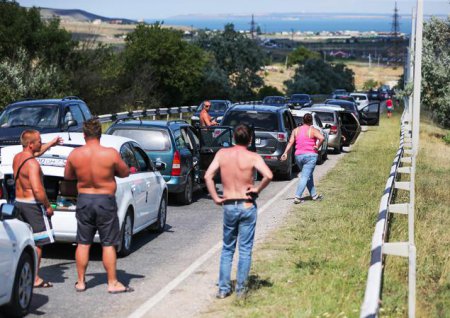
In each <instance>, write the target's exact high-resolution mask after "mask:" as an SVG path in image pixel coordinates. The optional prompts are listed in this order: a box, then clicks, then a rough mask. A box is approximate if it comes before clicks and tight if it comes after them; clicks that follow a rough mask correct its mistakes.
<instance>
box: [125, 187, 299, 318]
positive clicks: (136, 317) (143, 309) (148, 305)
mask: <svg viewBox="0 0 450 318" xmlns="http://www.w3.org/2000/svg"><path fill="white" fill-rule="evenodd" d="M297 181H298V179H297V178H295V179H293V180H291V181H290V182H289V183H288V184H287V185H286V186H285V187H284V189H283V190H281V191H280V192H278V194H277V195H276V196H274V197H273V198H272V199H270V200H269V201H267V202H266V203H265V204H264V205H263V206H262V207H261V208H260V209H258V215H260V214H261V213H263V212H264V211H265V210H267V208H268V207H269V206H270V205H272V203H273V202H275V201H276V200H277V199H278V198H279V197H281V196H283V195H284V194H285V193H286V192H287V191H288V190H289V188H290V187H291V186H292V185H293V184H294V183H295V182H297ZM221 247H222V241H220V242H218V243H217V244H215V245H214V246H213V247H212V248H211V249H210V250H209V251H207V252H206V253H205V254H203V255H202V256H200V257H199V258H198V259H197V260H196V261H195V262H193V263H192V264H191V265H190V266H189V267H188V268H186V269H185V270H184V271H183V272H182V273H181V274H180V275H178V276H177V277H175V278H174V279H173V280H172V281H171V282H170V283H168V284H167V285H166V286H165V287H164V288H162V289H161V290H160V291H159V292H158V293H156V294H155V295H154V296H153V297H151V298H150V299H148V300H147V301H146V302H145V303H143V304H142V305H141V306H140V307H139V308H138V309H136V310H135V311H134V312H132V313H131V314H130V315H129V316H128V318H141V317H144V315H145V314H147V313H148V312H149V311H150V309H152V308H153V307H154V306H155V305H156V304H157V303H158V302H160V301H161V300H162V299H163V298H164V297H166V296H167V294H169V293H170V292H171V291H172V290H174V289H175V288H176V287H177V286H178V285H179V284H181V283H182V282H183V281H184V280H185V279H186V278H188V277H189V276H190V275H191V274H192V273H194V272H195V271H196V270H197V268H199V267H200V266H201V265H203V264H204V263H205V262H206V261H207V260H208V259H209V258H210V257H211V256H213V255H214V254H215V253H216V252H217V251H219V250H220V248H221Z"/></svg>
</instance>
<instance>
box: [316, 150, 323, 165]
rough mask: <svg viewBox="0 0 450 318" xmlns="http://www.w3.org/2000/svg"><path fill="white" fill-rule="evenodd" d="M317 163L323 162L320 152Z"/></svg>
mask: <svg viewBox="0 0 450 318" xmlns="http://www.w3.org/2000/svg"><path fill="white" fill-rule="evenodd" d="M316 164H317V165H321V164H323V157H322V155H321V154H320V153H319V154H318V155H317V161H316Z"/></svg>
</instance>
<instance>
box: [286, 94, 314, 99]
mask: <svg viewBox="0 0 450 318" xmlns="http://www.w3.org/2000/svg"><path fill="white" fill-rule="evenodd" d="M300 96H301V97H304V96H305V97H311V96H310V95H308V94H292V95H291V98H292V97H300Z"/></svg>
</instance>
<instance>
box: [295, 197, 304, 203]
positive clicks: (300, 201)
mask: <svg viewBox="0 0 450 318" xmlns="http://www.w3.org/2000/svg"><path fill="white" fill-rule="evenodd" d="M304 202H305V200H303V199H301V198H298V197H295V198H294V204H300V203H304Z"/></svg>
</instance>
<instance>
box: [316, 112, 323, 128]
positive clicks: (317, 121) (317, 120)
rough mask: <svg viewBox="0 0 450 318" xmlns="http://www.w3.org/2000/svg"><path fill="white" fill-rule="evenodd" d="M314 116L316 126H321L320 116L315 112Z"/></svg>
mask: <svg viewBox="0 0 450 318" xmlns="http://www.w3.org/2000/svg"><path fill="white" fill-rule="evenodd" d="M314 118H315V119H316V123H317V126H319V127H323V124H322V121H321V120H320V117H319V116H317V115H316V114H315V115H314Z"/></svg>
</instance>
